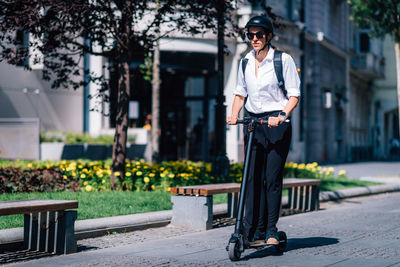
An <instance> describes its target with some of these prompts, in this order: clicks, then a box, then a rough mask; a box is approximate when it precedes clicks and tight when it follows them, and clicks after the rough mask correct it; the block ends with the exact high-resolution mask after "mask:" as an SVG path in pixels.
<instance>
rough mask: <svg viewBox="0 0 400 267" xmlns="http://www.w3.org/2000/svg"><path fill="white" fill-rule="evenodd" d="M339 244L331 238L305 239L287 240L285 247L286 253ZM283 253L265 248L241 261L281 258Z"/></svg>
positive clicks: (272, 248) (337, 240) (271, 248)
mask: <svg viewBox="0 0 400 267" xmlns="http://www.w3.org/2000/svg"><path fill="white" fill-rule="evenodd" d="M337 243H339V239H337V238H331V237H307V238H289V239H288V244H287V247H286V252H287V251H291V250H296V249H302V248H314V247H322V246H329V245H334V244H337ZM283 254H284V253H280V252H277V251H276V250H275V248H274V247H267V248H264V249H260V250H257V251H255V252H253V253H251V254H249V255H246V256H245V257H243V258H242V260H249V259H253V258H263V257H267V256H281V255H283Z"/></svg>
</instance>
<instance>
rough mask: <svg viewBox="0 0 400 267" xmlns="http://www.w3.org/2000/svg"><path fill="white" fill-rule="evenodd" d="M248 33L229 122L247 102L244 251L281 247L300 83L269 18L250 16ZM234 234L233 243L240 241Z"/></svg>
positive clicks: (239, 223)
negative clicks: (284, 192) (287, 168)
mask: <svg viewBox="0 0 400 267" xmlns="http://www.w3.org/2000/svg"><path fill="white" fill-rule="evenodd" d="M246 30H247V37H248V39H249V41H250V43H251V46H252V48H253V49H252V51H250V52H249V53H248V54H247V55H246V56H245V57H244V58H243V59H242V60H241V62H240V67H239V72H238V80H237V86H236V88H235V90H234V95H235V97H234V101H233V105H232V113H231V116H228V117H227V119H226V122H227V123H228V124H229V125H235V124H237V123H238V116H239V112H240V110H241V109H242V107H243V105H244V104H245V109H246V111H247V114H248V117H247V118H246V120H244V121H241V122H242V123H245V124H250V125H249V126H245V127H244V131H245V140H246V142H245V143H246V149H247V150H246V157H247V158H246V159H245V160H246V161H247V165H248V166H247V167H246V166H245V171H244V174H243V181H242V189H243V188H245V190H244V191H243V193H244V194H242V193H241V195H240V197H241V198H243V200H242V199H241V201H239V209H244V211H242V212H241V211H240V210H239V214H242V216H243V221H242V218H240V216H238V221H237V227H236V228H237V229H235V233H236V232H238V234H239V235H240V238H243V244H241V246H242V247H244V248H247V247H250V246H252V247H255V246H265V245H274V246H279V244H280V238H279V233H278V229H277V227H276V225H277V222H278V219H279V212H280V208H281V198H282V178H283V168H284V166H285V161H286V157H287V154H288V151H289V147H290V142H291V136H292V133H291V131H292V126H291V122H290V114H291V113H292V111H293V109H294V108H295V107H296V105H297V103H298V102H299V96H300V79H299V75H298V72H297V68H296V65H295V63H294V61H293V59H292V57H291V56H290V55H288V54H286V53H282V52H281V51H275V50H274V49H273V48H272V47H271V43H270V41H271V39H272V37H273V35H274V29H273V25H272V22H271V21H270V20H269V19H268V18H267V17H264V16H256V17H253V18H251V19H250V20H249V21H248V22H247V24H246ZM251 127H252V128H251ZM249 135H250V136H251V137H252V138H251V139H250V138H248V137H249ZM245 163H246V162H245ZM245 165H246V164H245ZM246 172H247V173H246ZM245 176H246V181H245V179H244V178H245ZM244 183H245V186H243V184H244ZM241 192H242V191H241ZM240 202H242V207H240ZM243 213H244V214H243ZM234 235H235V234H234ZM234 235H233V236H232V238H231V240H230V243H232V242H233V243H234V242H235V240H236V239H235V238H234ZM285 238H286V236H285ZM285 242H286V241H285Z"/></svg>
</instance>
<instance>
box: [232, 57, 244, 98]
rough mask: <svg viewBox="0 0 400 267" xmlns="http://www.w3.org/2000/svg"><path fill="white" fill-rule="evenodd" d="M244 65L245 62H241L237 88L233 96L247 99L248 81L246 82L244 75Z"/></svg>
mask: <svg viewBox="0 0 400 267" xmlns="http://www.w3.org/2000/svg"><path fill="white" fill-rule="evenodd" d="M242 64H243V60H240V64H239V70H238V75H237V82H236V88H235V90H233V94H234V95H241V96H244V97H247V87H246V81H245V79H244V75H243V69H242Z"/></svg>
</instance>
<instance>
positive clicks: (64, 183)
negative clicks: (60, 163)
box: [0, 167, 79, 193]
mask: <svg viewBox="0 0 400 267" xmlns="http://www.w3.org/2000/svg"><path fill="white" fill-rule="evenodd" d="M78 189H79V184H78V180H77V179H76V178H73V177H67V176H65V175H63V171H62V170H60V169H58V168H53V167H51V168H48V169H31V170H27V169H26V170H22V169H20V168H15V167H6V168H0V193H16V192H56V191H64V190H71V191H76V190H78Z"/></svg>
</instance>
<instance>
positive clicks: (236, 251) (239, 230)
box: [226, 117, 287, 261]
mask: <svg viewBox="0 0 400 267" xmlns="http://www.w3.org/2000/svg"><path fill="white" fill-rule="evenodd" d="M237 123H240V124H243V125H244V126H245V127H246V126H247V130H248V132H249V135H248V141H247V148H246V155H245V161H244V168H243V178H242V183H241V186H240V196H239V207H238V215H237V219H236V224H235V232H234V233H233V234H232V236H231V238H230V239H229V243H228V246H227V247H226V250H227V251H228V254H229V259H230V260H231V261H237V260H239V259H240V255H241V254H242V252H244V250H245V249H248V248H256V249H263V248H266V247H275V249H276V250H277V251H278V252H280V253H282V252H284V251H285V249H286V245H287V237H286V233H285V232H283V231H279V232H278V237H279V244H278V245H267V244H265V245H262V246H257V247H256V246H254V247H251V246H246V245H245V242H244V238H245V237H244V235H243V213H244V201H245V194H246V186H247V178H248V175H249V162H250V154H251V145H252V142H253V139H254V132H255V128H256V127H257V125H263V124H264V123H268V121H267V120H263V119H253V118H247V117H245V118H243V120H238V121H237Z"/></svg>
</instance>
